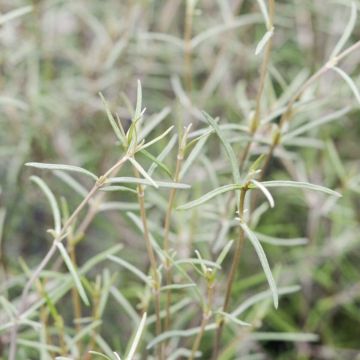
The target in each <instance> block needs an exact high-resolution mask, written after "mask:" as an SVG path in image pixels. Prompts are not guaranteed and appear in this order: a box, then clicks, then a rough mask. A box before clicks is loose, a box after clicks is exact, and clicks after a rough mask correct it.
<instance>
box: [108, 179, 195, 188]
mask: <svg viewBox="0 0 360 360" xmlns="http://www.w3.org/2000/svg"><path fill="white" fill-rule="evenodd" d="M106 183H108V184H122V183H128V184H142V185H152V182H150V181H149V180H147V179H141V178H134V177H113V178H109V179H108V180H107V181H106ZM156 185H157V187H163V188H170V189H190V187H191V186H190V185H188V184H183V183H176V182H166V181H156Z"/></svg>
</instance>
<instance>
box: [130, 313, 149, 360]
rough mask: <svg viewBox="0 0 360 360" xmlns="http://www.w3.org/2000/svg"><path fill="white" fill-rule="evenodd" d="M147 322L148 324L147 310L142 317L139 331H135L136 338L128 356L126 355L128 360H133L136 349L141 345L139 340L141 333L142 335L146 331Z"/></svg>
mask: <svg viewBox="0 0 360 360" xmlns="http://www.w3.org/2000/svg"><path fill="white" fill-rule="evenodd" d="M145 324H146V312H144V314H143V316H142V318H141V321H140V324H139V327H138V328H137V331H136V333H135V337H134V340H133V341H132V343H131V347H130V350H129V352H128V354H127V356H126V360H133V358H134V355H135V351H136V349H137V347H138V345H139V342H140V338H141V335H142V333H143V331H144V328H145Z"/></svg>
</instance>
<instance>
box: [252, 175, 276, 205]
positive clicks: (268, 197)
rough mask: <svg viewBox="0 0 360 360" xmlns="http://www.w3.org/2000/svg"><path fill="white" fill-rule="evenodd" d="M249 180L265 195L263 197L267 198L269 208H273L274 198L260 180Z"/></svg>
mask: <svg viewBox="0 0 360 360" xmlns="http://www.w3.org/2000/svg"><path fill="white" fill-rule="evenodd" d="M251 182H252V183H253V184H254V185H255V186H256V187H257V188H258V189H260V190H261V191H262V193H263V194H264V195H265V197H266V198H267V200H268V202H269V205H270V207H271V208H273V207H274V206H275V202H274V199H273V197H272V195H271V193H270V191H269V190H268V189H267V188H266V187H265V186H264V185H263V184H262V183H260V182H258V181H256V180H254V179H253V180H251Z"/></svg>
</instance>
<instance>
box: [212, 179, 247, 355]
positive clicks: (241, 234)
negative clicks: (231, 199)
mask: <svg viewBox="0 0 360 360" xmlns="http://www.w3.org/2000/svg"><path fill="white" fill-rule="evenodd" d="M246 192H247V186H244V187H243V188H242V189H241V191H240V200H239V217H240V219H242V218H243V216H244V205H245V196H246ZM244 240H245V233H244V230H243V229H242V228H240V232H239V237H238V240H237V242H236V247H235V252H234V257H233V261H232V264H231V269H230V273H229V278H228V281H227V284H226V293H225V300H224V304H223V311H224V312H226V311H227V310H228V307H229V303H230V299H231V290H232V287H233V283H234V279H235V275H236V272H237V268H238V266H239V262H240V256H241V251H242V248H243V244H244ZM223 327H224V321H223V320H221V321H220V323H219V325H218V328H217V329H216V335H215V344H214V349H213V355H212V359H213V360H216V359H217V357H218V354H219V349H220V342H221V335H222V331H223Z"/></svg>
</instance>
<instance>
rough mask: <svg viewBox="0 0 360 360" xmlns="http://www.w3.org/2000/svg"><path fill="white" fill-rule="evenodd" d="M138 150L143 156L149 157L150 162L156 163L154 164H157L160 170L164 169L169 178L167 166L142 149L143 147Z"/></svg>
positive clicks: (169, 173)
mask: <svg viewBox="0 0 360 360" xmlns="http://www.w3.org/2000/svg"><path fill="white" fill-rule="evenodd" d="M139 152H140V153H141V154H143V155H144V156H146V157H147V158H148V159H150V160H151V161H152V162H154V163H156V165H158V166H159V167H160V168H161V169H162V170H164V171H165V172H166V174H167V175H169V177H170V178H171V177H172V175H171V172H170V170H169V168H168V167H167V166H166V165H165V164H164V163H163V162H161V161H160V160H158V159H157V158H156V157H155V156H153V155H151V154H150V153H149V152H148V151H146V150H144V149H143V148H142V149H141V150H140V151H139Z"/></svg>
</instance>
